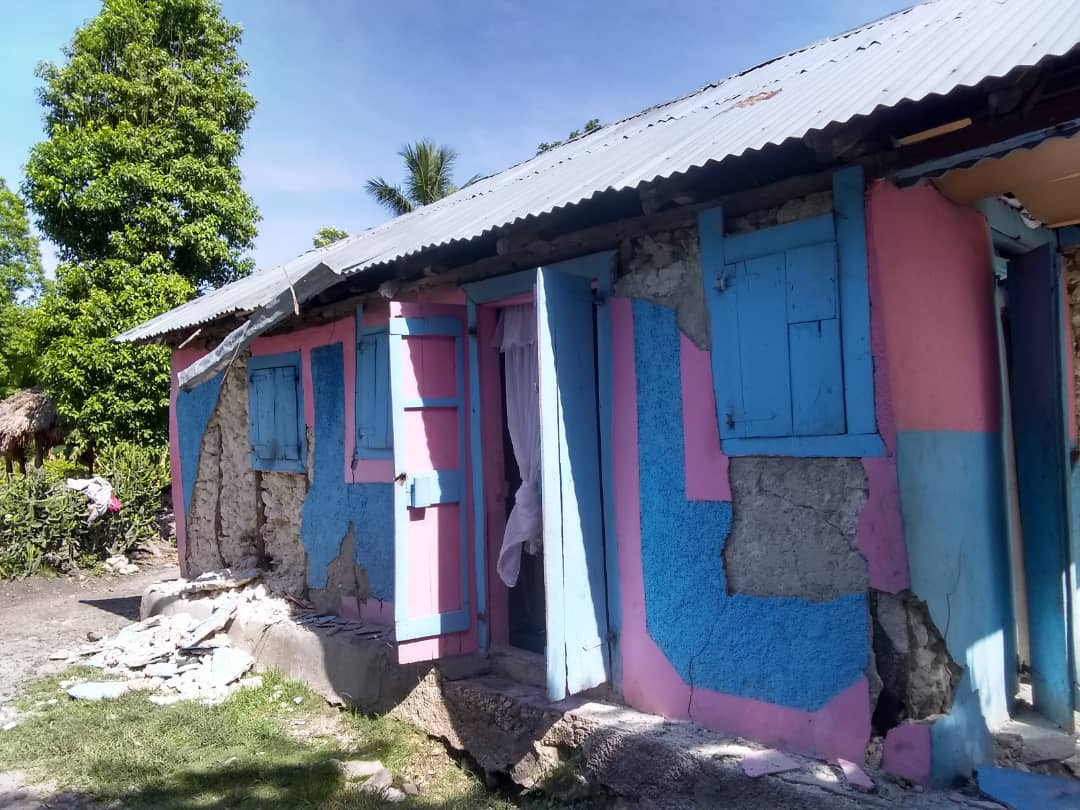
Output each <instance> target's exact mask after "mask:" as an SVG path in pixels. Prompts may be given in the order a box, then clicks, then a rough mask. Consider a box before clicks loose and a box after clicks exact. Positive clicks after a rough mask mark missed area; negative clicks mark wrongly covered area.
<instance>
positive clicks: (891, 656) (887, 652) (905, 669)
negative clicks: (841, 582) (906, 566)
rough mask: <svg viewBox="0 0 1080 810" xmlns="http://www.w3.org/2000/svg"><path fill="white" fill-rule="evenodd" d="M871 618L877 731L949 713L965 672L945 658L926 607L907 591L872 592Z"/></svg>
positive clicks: (935, 628) (940, 641) (883, 731)
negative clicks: (895, 592) (875, 676)
mask: <svg viewBox="0 0 1080 810" xmlns="http://www.w3.org/2000/svg"><path fill="white" fill-rule="evenodd" d="M870 615H871V618H872V620H873V624H872V626H871V627H872V629H871V633H872V637H873V649H874V660H875V663H876V668H877V676H878V679H879V680H880V693H879V695H878V697H877V702H876V706H875V709H874V716H873V725H874V729H875V731H876V732H877V733H879V734H884V733H885V732H886V731H888V730H889V729H891V728H894V727H895V726H898V725H900V724H901V723H902V722H904V721H905V720H927V719H930V718H933V717H937V716H940V715H944V714H947V713H948V712H949V710H950V709H951V708H952V705H953V698H954V697H955V695H956V688H957V685H958V684H959V683H960V676H961V675H962V674H963V669H962V668H961V667H960V666H959V665H957V663H956V662H955V661H954V660H953V658H952V656H951V655H950V654H949V650H948V648H947V647H946V645H945V639H944V637H943V636H942V634H941V632H940V631H939V630H938V628H937V626H936V625H935V624H934V621H933V619H931V617H930V610H929V608H927V606H926V604H925V603H924V602H922V601H921V600H920V599H918V598H917V597H916V596H915V595H914V594H912V593H911V592H910V591H906V592H904V593H900V594H891V593H884V592H881V591H871V592H870Z"/></svg>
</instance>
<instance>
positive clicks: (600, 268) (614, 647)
mask: <svg viewBox="0 0 1080 810" xmlns="http://www.w3.org/2000/svg"><path fill="white" fill-rule="evenodd" d="M614 255H615V254H614V251H604V252H602V253H592V254H589V255H587V256H582V257H579V258H575V259H570V260H568V261H564V262H558V263H556V264H552V265H546V267H548V268H549V269H552V270H557V271H559V272H562V273H567V274H571V275H576V276H581V277H584V278H587V279H589V280H590V281H593V282H594V283H595V287H594V293H595V308H596V359H597V366H596V370H597V403H598V407H599V434H600V476H601V484H602V489H603V491H602V513H603V520H604V568H605V574H606V580H607V581H606V599H607V605H606V607H607V614H608V632H609V649H610V662H609V663H610V672H611V681H610V685H611V687H612V689H613V690H614V691H615V692H616V694H618V693H619V691H620V689H621V684H622V656H621V653H620V650H619V645H618V642H619V637H620V623H619V607H620V601H619V569H618V553H617V543H616V538H615V490H614V486H615V483H614V481H615V478H614V467H613V465H612V459H613V452H614V444H613V437H612V431H611V415H612V402H613V380H614V377H613V371H612V363H611V360H612V353H611V348H612V347H611V341H612V332H611V294H612V286H613V275H614V274H613V269H612V263H613V260H614ZM538 269H539V268H533V269H531V270H524V271H520V272H516V273H509V274H507V275H503V276H496V277H494V278H490V279H485V280H483V281H476V282H472V283H470V284H466V285H463V286H464V289H465V296H466V305H467V312H468V335H469V392H470V396H469V402H470V406H469V411H470V413H469V418H470V420H471V421H470V428H471V429H470V442H469V444H470V446H469V465H470V476H471V481H472V499H473V503H472V509H473V514H474V515H475V516H476V519H475V520H474V537H473V542H474V545H475V548H474V557H475V560H476V572H475V576H476V581H477V610H478V613H479V621H478V633H479V644H480V649H481V650H486V649H488V647H489V646H490V642H491V639H490V632H489V630H490V617H489V615H488V609H489V600H488V587H487V582H488V579H489V577H488V574H489V571H488V548H487V533H488V526H487V515H486V513H485V500H484V499H485V495H486V493H485V491H484V460H483V451H482V444H481V424H482V420H483V416H484V414H483V413H482V409H481V404H480V403H481V390H480V351H481V350H480V346H479V331H478V312H477V310H478V307H480V306H486V305H493V304H497V303H499V302H501V301H503V300H505V299H510V298H515V297H519V296H522V295H525V294H528V293H532V292H534V290H535V288H536V279H537V275H538V274H537V271H538ZM551 630H552V628H551V627H548V628H547V631H548V646H549V647H550V646H551V644H553V643H554V642H555V641H558V642H560V643H561V642H562V641H563V639H561V638H559V639H553V638H552V636H551Z"/></svg>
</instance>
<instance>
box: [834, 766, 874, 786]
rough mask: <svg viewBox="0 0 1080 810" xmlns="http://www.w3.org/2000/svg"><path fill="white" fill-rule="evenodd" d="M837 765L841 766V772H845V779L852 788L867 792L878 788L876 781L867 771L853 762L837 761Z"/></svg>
mask: <svg viewBox="0 0 1080 810" xmlns="http://www.w3.org/2000/svg"><path fill="white" fill-rule="evenodd" d="M836 764H837V765H839V766H840V770H841V771H843V772H844V778H845V779H847V781H848V784H849V785H851V786H852V787H855V788H858V789H859V790H866V791H872V790H874V789H875V788H876V787H877V786H876V785H875V784H874V780H873V779H871V778H870V777H869V776H868V775H867V773H866V771H864V770H863V769H862V768H860V767H859V766H858V765H856V764H855V763H854V762H852V761H851V760H848V759H838V760H836Z"/></svg>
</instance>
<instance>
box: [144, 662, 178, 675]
mask: <svg viewBox="0 0 1080 810" xmlns="http://www.w3.org/2000/svg"><path fill="white" fill-rule="evenodd" d="M179 671H180V670H179V667H177V666H176V664H174V663H172V662H171V661H161V662H159V663H156V664H147V665H146V669H144V670H143V672H144V673H146V676H147V677H149V678H171V677H173V676H174V675H176V674H177V673H178V672H179Z"/></svg>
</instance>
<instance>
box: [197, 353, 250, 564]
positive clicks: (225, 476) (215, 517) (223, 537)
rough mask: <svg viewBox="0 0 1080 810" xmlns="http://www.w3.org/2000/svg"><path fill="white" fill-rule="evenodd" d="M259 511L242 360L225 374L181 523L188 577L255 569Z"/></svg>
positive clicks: (245, 379)
mask: <svg viewBox="0 0 1080 810" xmlns="http://www.w3.org/2000/svg"><path fill="white" fill-rule="evenodd" d="M180 429H181V430H183V429H184V425H181V426H180ZM258 508H259V507H258V489H257V487H256V480H255V473H254V472H253V471H252V470H251V443H250V440H249V439H248V407H247V360H246V358H243V359H238V360H237V362H236V363H234V364H233V366H232V368H231V369H230V370H229V372H228V374H226V375H225V378H224V380H223V381H222V384H221V393H220V394H219V395H218V400H217V407H216V408H215V409H214V414H213V416H212V417H211V418H210V423H209V425H208V426H207V428H206V432H205V433H204V434H203V442H202V450H201V452H200V454H199V466H198V473H197V475H196V478H195V486H194V488H193V491H192V498H191V505H190V507H189V509H188V515H187V523H186V527H187V528H186V531H187V549H186V553H187V562H188V567H189V568H188V570H189V573H190V574H191V575H192V576H196V575H198V574H200V573H202V572H204V571H211V570H217V569H220V568H224V567H236V568H251V567H254V566H256V565H257V564H258V563H259V561H260V558H261V552H260V548H261V545H262V544H261V541H260V539H259V537H258V526H257V514H258Z"/></svg>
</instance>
